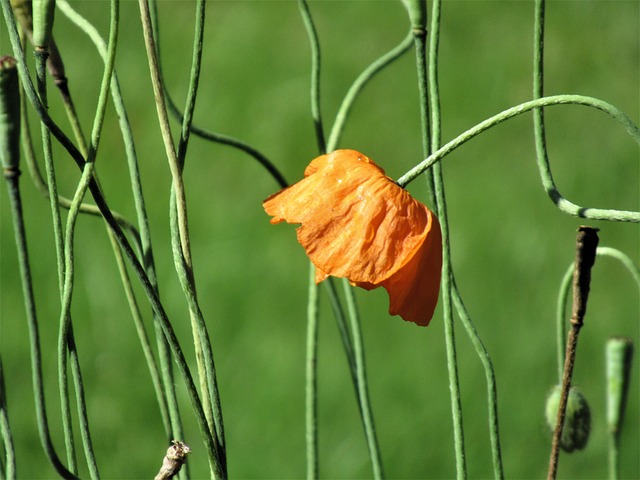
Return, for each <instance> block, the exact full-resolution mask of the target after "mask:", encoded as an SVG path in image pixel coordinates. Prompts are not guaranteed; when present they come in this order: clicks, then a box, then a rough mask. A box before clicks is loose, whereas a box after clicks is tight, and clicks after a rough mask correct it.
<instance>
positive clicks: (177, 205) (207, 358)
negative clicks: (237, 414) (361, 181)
mask: <svg viewBox="0 0 640 480" xmlns="http://www.w3.org/2000/svg"><path fill="white" fill-rule="evenodd" d="M139 5H140V15H141V18H142V25H143V31H144V38H145V46H146V50H147V58H148V60H149V70H150V73H151V83H152V86H153V91H154V97H155V101H156V109H157V113H158V120H159V122H160V130H161V132H162V137H163V140H164V145H165V150H166V154H167V159H168V161H169V168H170V170H171V175H172V179H173V181H172V185H173V188H172V191H171V204H170V205H171V206H170V212H171V215H174V213H175V215H176V220H177V222H176V224H177V225H176V227H177V228H176V229H173V232H172V233H173V234H174V235H175V234H176V232H177V234H178V236H179V240H180V243H179V251H177V250H176V246H175V244H174V263H175V265H176V269H177V271H178V276H179V277H180V279H181V283H182V287H183V290H184V292H185V295H186V297H187V301H188V304H189V313H190V317H191V326H192V330H193V337H194V347H195V351H196V360H197V365H198V376H199V379H200V385H201V394H202V397H203V405H204V409H205V410H204V411H205V415H206V418H207V423H208V424H209V429H210V431H212V436H213V438H214V442H215V443H214V449H215V451H216V455H215V456H214V458H215V461H214V462H213V464H211V469H212V473H213V474H214V476H216V477H226V460H225V452H224V436H223V434H224V430H223V424H222V412H221V406H220V399H219V394H218V389H217V384H216V381H215V368H214V365H213V354H212V350H211V347H210V343H209V338H208V333H207V331H206V325H205V323H204V319H203V318H202V313H201V311H200V308H199V307H198V305H197V299H196V295H195V282H194V276H193V262H192V260H191V247H190V241H189V230H188V219H187V204H186V194H185V189H184V183H183V179H182V165H181V162H180V159H179V158H178V153H177V152H176V149H175V147H174V145H173V140H172V138H171V131H170V127H169V119H168V116H167V109H166V104H165V98H164V88H163V87H162V79H161V77H160V72H159V67H158V58H157V49H156V44H155V41H154V36H153V30H152V24H151V15H150V10H149V4H148V2H147V1H145V0H140V2H139ZM199 15H201V16H202V17H203V16H204V10H199ZM202 20H203V18H202ZM196 42H197V40H196ZM194 59H196V61H197V55H194ZM197 71H198V69H197V68H193V69H192V79H191V89H192V90H193V91H194V92H193V93H194V94H195V90H196V87H197ZM194 105H195V104H194V103H193V102H191V108H193V106H194ZM190 117H191V113H190V112H187V113H186V114H185V118H186V119H189V118H190ZM187 124H188V122H187ZM188 130H189V128H188V125H187V127H185V129H184V130H183V131H188ZM187 138H188V134H187ZM185 147H186V144H185Z"/></svg>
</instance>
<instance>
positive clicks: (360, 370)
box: [342, 278, 384, 479]
mask: <svg viewBox="0 0 640 480" xmlns="http://www.w3.org/2000/svg"><path fill="white" fill-rule="evenodd" d="M342 286H343V290H344V296H345V298H346V300H347V310H348V312H349V319H350V321H351V334H352V336H353V348H354V356H355V362H356V375H357V379H358V383H357V390H358V392H357V393H358V398H359V399H360V401H359V403H360V409H361V416H362V423H363V424H364V431H365V435H366V437H367V445H368V447H369V456H370V457H371V463H372V467H373V478H376V479H381V478H383V476H384V473H383V469H382V460H381V458H380V449H379V447H378V439H377V438H376V429H375V425H374V422H373V412H372V411H371V406H370V402H369V390H368V386H367V373H366V368H365V358H364V341H363V339H362V332H361V329H360V315H359V314H358V309H357V307H356V300H355V295H354V293H353V287H352V286H351V285H350V284H349V281H348V280H347V279H346V278H343V279H342Z"/></svg>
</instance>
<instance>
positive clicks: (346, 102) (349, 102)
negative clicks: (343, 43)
mask: <svg viewBox="0 0 640 480" xmlns="http://www.w3.org/2000/svg"><path fill="white" fill-rule="evenodd" d="M412 44H413V32H409V34H408V35H407V36H406V37H405V38H404V39H403V40H402V41H401V42H400V43H399V44H398V45H397V46H396V47H394V48H393V49H391V50H390V51H389V52H387V53H386V54H384V55H383V56H381V57H380V58H379V59H378V60H376V61H375V62H373V63H372V64H371V65H369V66H368V67H367V68H366V69H365V70H364V71H363V72H362V73H361V74H360V75H359V76H358V78H356V79H355V81H354V82H353V84H352V85H351V87H350V88H349V90H348V91H347V94H346V95H345V96H344V99H343V100H342V103H341V104H340V108H339V109H338V113H337V114H336V118H335V120H334V122H333V127H331V132H330V134H329V140H328V141H327V152H332V151H333V150H335V149H336V148H337V146H338V144H339V142H340V137H341V136H342V132H343V131H344V125H345V123H346V121H347V117H348V116H349V113H350V112H351V107H352V106H353V104H354V102H355V100H356V98H357V97H358V95H359V94H360V93H361V92H362V89H363V88H364V87H365V86H366V84H367V83H369V81H370V80H371V79H372V78H373V77H375V75H376V74H377V73H379V72H380V71H381V70H382V69H384V68H385V67H387V66H389V65H390V64H391V63H392V62H393V61H394V60H397V59H398V58H400V57H401V56H402V54H403V53H406V52H407V51H408V50H409V49H410V48H411V45H412Z"/></svg>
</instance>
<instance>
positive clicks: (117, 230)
mask: <svg viewBox="0 0 640 480" xmlns="http://www.w3.org/2000/svg"><path fill="white" fill-rule="evenodd" d="M0 5H1V6H2V12H3V15H4V17H5V23H6V25H7V27H8V28H7V30H8V34H9V39H10V41H11V46H12V49H13V54H14V57H16V60H17V61H18V62H17V66H18V70H19V74H20V79H21V81H22V86H23V88H24V92H25V94H26V96H27V98H28V99H29V102H30V103H31V105H32V106H33V108H34V110H35V112H36V113H37V115H38V118H39V119H40V121H41V122H42V123H43V124H44V125H46V126H47V128H48V129H49V131H50V132H51V133H52V134H53V135H54V136H55V137H56V139H57V140H58V141H59V142H60V144H61V145H62V147H63V148H65V149H66V150H67V152H68V153H69V155H70V156H71V157H72V158H73V160H74V161H75V163H76V164H77V166H78V167H79V168H80V169H83V168H84V163H85V160H84V157H83V156H82V155H81V153H80V151H79V150H78V149H77V148H76V146H75V145H74V144H73V143H72V142H71V141H70V140H69V138H68V137H67V136H66V135H65V134H64V132H62V130H61V129H60V127H59V126H58V125H57V124H56V123H55V122H54V121H53V120H52V119H51V117H49V115H48V113H47V111H46V109H45V108H44V106H43V105H42V103H41V102H40V100H39V98H38V96H37V94H36V91H35V88H34V86H33V83H32V82H31V77H30V76H29V71H28V69H27V64H26V62H25V57H24V51H23V50H22V48H21V45H20V39H19V35H18V32H17V30H16V27H15V24H14V23H13V22H12V11H11V6H10V4H9V0H0ZM89 190H90V191H91V194H92V196H93V199H94V200H95V203H96V206H97V207H98V209H99V210H100V213H101V214H102V216H103V217H104V219H105V221H106V222H107V224H108V225H109V228H110V229H111V230H112V231H113V233H114V235H115V236H116V239H117V241H118V244H119V245H120V248H121V249H122V251H123V253H124V254H125V256H126V257H127V260H128V261H129V263H130V265H131V268H132V269H133V271H134V273H135V274H136V276H137V278H138V280H139V281H140V284H141V286H142V288H143V290H144V292H145V294H146V296H147V298H148V300H149V303H150V305H151V307H152V309H153V311H154V313H155V314H156V315H157V316H158V319H159V321H160V323H161V325H162V329H163V331H164V334H165V335H166V338H167V341H168V343H169V346H170V347H171V350H172V352H173V355H174V359H175V361H176V363H177V365H178V368H179V370H180V373H181V375H182V378H183V380H184V382H185V387H186V389H187V393H188V395H189V399H190V401H191V406H192V409H193V413H194V415H195V417H196V421H197V424H198V427H199V429H200V433H201V436H202V438H203V439H204V443H205V446H206V449H207V454H208V456H209V460H210V462H211V463H213V464H218V463H219V459H218V458H217V455H218V452H217V449H216V447H215V445H214V440H213V437H212V434H211V431H210V430H209V428H208V424H207V420H206V416H205V414H204V409H203V407H202V403H201V401H200V397H199V395H198V391H197V389H196V386H195V383H194V381H193V377H192V375H191V371H190V369H189V366H188V364H187V362H186V359H185V356H184V353H183V351H182V348H181V346H180V342H179V341H178V338H177V337H176V334H175V332H174V330H173V326H172V325H171V322H170V320H169V317H168V316H167V313H166V312H165V310H164V307H163V305H162V303H161V302H160V299H159V298H158V295H157V291H156V290H155V288H154V287H153V285H152V284H151V282H150V280H149V277H148V276H147V274H146V272H145V270H144V268H143V267H142V264H141V263H140V261H139V260H138V258H137V257H136V254H135V252H134V250H133V248H132V247H131V244H130V243H129V241H128V239H127V237H126V236H125V234H124V232H123V230H122V228H121V227H120V224H119V223H118V222H117V220H116V218H115V217H114V216H113V214H112V212H111V209H110V208H109V206H108V204H107V203H106V200H105V198H104V196H103V195H102V192H101V190H100V188H99V186H98V184H97V183H96V181H95V180H94V179H91V180H90V181H89ZM49 443H50V442H49ZM58 463H59V461H58Z"/></svg>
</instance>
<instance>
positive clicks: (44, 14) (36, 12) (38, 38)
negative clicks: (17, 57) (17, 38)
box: [32, 0, 56, 48]
mask: <svg viewBox="0 0 640 480" xmlns="http://www.w3.org/2000/svg"><path fill="white" fill-rule="evenodd" d="M32 9H33V12H32V15H33V45H34V46H35V47H36V48H49V43H51V31H52V30H53V16H54V13H55V10H56V1H55V0H33V2H32Z"/></svg>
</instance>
